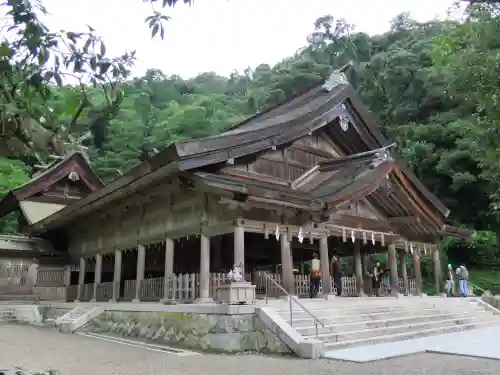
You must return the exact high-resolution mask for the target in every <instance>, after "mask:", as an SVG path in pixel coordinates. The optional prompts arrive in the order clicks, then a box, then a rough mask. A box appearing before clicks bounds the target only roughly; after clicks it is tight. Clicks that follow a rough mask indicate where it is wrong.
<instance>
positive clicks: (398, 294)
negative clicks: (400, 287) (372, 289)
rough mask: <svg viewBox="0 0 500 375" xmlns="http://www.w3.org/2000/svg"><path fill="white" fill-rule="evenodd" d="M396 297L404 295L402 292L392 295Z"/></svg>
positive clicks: (403, 296)
mask: <svg viewBox="0 0 500 375" xmlns="http://www.w3.org/2000/svg"><path fill="white" fill-rule="evenodd" d="M394 296H395V297H396V298H405V295H404V294H402V293H397V294H395V295H394Z"/></svg>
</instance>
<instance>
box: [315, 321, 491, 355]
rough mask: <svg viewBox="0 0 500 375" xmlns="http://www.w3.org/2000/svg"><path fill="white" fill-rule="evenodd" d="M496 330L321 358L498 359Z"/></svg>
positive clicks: (352, 350) (338, 352) (344, 351)
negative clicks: (438, 356) (424, 356)
mask: <svg viewBox="0 0 500 375" xmlns="http://www.w3.org/2000/svg"><path fill="white" fill-rule="evenodd" d="M499 337H500V327H489V328H483V329H476V330H472V331H462V332H454V333H447V334H444V335H436V336H432V337H422V338H418V339H411V340H405V341H398V342H388V343H383V344H376V345H368V346H362V347H357V348H348V349H340V350H332V351H328V352H326V353H325V354H324V356H323V357H324V358H328V359H334V360H343V361H350V362H359V363H363V362H372V361H378V360H384V359H389V358H394V357H401V356H406V355H411V354H417V353H426V352H427V353H438V354H451V355H460V356H467V357H478V358H483V359H496V360H500V350H499V349H498V338H499Z"/></svg>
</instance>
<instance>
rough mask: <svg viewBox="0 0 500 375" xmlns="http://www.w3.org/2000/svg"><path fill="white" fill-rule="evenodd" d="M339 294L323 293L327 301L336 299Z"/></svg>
mask: <svg viewBox="0 0 500 375" xmlns="http://www.w3.org/2000/svg"><path fill="white" fill-rule="evenodd" d="M336 297H337V296H336V295H335V294H323V298H324V299H325V300H326V301H330V300H333V299H335V298H336Z"/></svg>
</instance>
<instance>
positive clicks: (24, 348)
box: [0, 325, 500, 375]
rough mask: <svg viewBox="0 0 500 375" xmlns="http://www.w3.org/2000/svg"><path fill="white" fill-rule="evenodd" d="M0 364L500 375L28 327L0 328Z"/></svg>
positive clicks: (133, 373)
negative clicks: (226, 351) (182, 346)
mask: <svg viewBox="0 0 500 375" xmlns="http://www.w3.org/2000/svg"><path fill="white" fill-rule="evenodd" d="M0 364H1V366H2V367H5V366H8V367H10V366H19V367H22V368H24V369H26V370H30V371H42V370H48V369H54V370H58V371H59V372H60V373H61V375H84V374H85V375H111V374H118V375H129V374H130V375H137V374H141V375H149V374H154V375H160V374H168V375H177V374H190V375H195V374H203V375H221V374H224V375H233V374H234V375H236V374H238V375H255V374H259V375H278V374H279V375H283V374H286V375H305V374H308V375H320V374H325V375H326V374H329V375H330V374H332V373H335V375H344V374H345V375H351V374H352V375H359V374H363V375H424V374H426V375H427V374H428V375H436V374H439V375H465V374H467V375H469V374H474V375H490V374H491V375H493V374H495V375H498V374H499V373H500V370H499V369H500V362H499V361H490V360H483V359H472V358H463V357H457V356H443V355H431V354H421V355H414V356H410V357H402V358H395V359H391V360H386V361H381V362H373V363H369V364H355V363H347V362H335V361H323V360H301V359H294V358H272V357H266V356H261V355H239V356H229V355H193V356H178V355H172V354H164V353H158V352H153V351H149V350H146V349H142V348H135V347H130V346H125V345H120V344H116V343H111V342H106V341H101V340H96V339H92V338H89V337H84V336H81V335H68V334H62V333H58V332H56V331H54V330H50V329H44V328H36V327H30V326H15V325H1V326H0Z"/></svg>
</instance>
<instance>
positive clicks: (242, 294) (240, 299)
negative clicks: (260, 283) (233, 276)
mask: <svg viewBox="0 0 500 375" xmlns="http://www.w3.org/2000/svg"><path fill="white" fill-rule="evenodd" d="M216 295H217V302H219V303H227V304H230V305H243V304H247V305H250V304H254V303H255V285H252V284H251V283H249V282H246V281H240V282H232V283H230V284H223V285H220V286H219V287H218V288H217V291H216Z"/></svg>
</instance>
